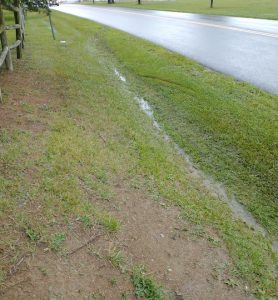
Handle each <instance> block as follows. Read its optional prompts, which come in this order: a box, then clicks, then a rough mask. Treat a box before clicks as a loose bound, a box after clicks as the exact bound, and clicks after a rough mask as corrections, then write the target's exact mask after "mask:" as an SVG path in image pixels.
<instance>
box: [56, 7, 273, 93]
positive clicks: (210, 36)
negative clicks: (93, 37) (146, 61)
mask: <svg viewBox="0 0 278 300" xmlns="http://www.w3.org/2000/svg"><path fill="white" fill-rule="evenodd" d="M55 9H57V10H59V11H62V12H65V13H69V14H72V15H75V16H79V17H82V18H86V19H89V20H92V21H96V22H99V23H102V24H105V25H108V26H111V27H114V28H117V29H120V30H123V31H125V32H128V33H130V34H133V35H135V36H138V37H141V38H144V39H146V40H149V41H152V42H154V43H156V44H159V45H161V46H163V47H165V48H167V49H170V50H172V51H175V52H178V53H180V54H182V55H184V56H187V57H189V58H192V59H194V60H196V61H198V62H199V63H201V64H203V65H205V66H207V67H208V68H211V69H214V70H217V71H220V72H222V73H224V74H228V75H231V76H233V77H235V78H236V79H238V80H242V81H247V82H250V83H252V84H254V85H256V86H258V87H260V88H262V89H264V90H266V91H269V92H271V93H273V94H276V95H278V21H271V20H261V19H249V18H235V17H222V16H208V15H199V14H188V13H177V12H166V11H153V10H139V9H128V8H118V7H107V8H106V7H97V6H85V5H77V4H64V5H61V6H59V7H57V8H55Z"/></svg>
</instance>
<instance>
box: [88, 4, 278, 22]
mask: <svg viewBox="0 0 278 300" xmlns="http://www.w3.org/2000/svg"><path fill="white" fill-rule="evenodd" d="M85 4H92V3H91V2H86V3H85ZM97 5H107V1H106V2H104V3H102V2H98V3H97ZM114 5H115V6H120V7H130V8H142V9H155V10H168V11H180V12H189V13H201V14H209V15H224V16H237V17H249V18H262V19H273V20H278V2H277V1H276V0H214V8H212V9H211V8H210V0H176V1H148V0H146V1H144V0H142V4H141V5H138V4H137V1H121V0H119V2H118V1H116V3H115V4H114Z"/></svg>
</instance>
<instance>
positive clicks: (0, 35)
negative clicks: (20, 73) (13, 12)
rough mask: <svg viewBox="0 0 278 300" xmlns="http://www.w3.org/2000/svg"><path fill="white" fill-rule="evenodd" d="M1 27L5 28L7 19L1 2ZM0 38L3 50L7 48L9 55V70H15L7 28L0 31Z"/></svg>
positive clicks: (7, 64) (7, 65) (7, 59)
mask: <svg viewBox="0 0 278 300" xmlns="http://www.w3.org/2000/svg"><path fill="white" fill-rule="evenodd" d="M0 27H2V28H5V20H4V15H3V11H2V6H1V3H0ZM0 39H1V46H2V50H3V51H5V49H6V50H7V55H6V59H5V64H6V67H7V69H8V70H9V71H13V62H12V56H11V51H10V48H9V45H8V39H7V34H6V31H5V29H4V30H3V31H2V32H1V33H0Z"/></svg>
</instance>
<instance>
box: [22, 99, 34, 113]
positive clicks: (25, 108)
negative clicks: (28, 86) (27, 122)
mask: <svg viewBox="0 0 278 300" xmlns="http://www.w3.org/2000/svg"><path fill="white" fill-rule="evenodd" d="M20 106H21V107H22V110H23V111H24V112H26V113H32V112H34V108H33V106H32V105H30V104H29V103H26V102H20Z"/></svg>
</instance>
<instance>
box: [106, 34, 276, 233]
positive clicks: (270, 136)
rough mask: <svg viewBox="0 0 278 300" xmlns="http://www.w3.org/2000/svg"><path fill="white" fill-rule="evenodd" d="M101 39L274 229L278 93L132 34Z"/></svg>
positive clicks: (212, 168) (180, 134)
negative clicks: (233, 77)
mask: <svg viewBox="0 0 278 300" xmlns="http://www.w3.org/2000/svg"><path fill="white" fill-rule="evenodd" d="M103 39H104V42H103V43H105V45H106V46H107V47H109V49H110V50H111V51H112V53H113V54H114V56H116V58H117V59H118V61H119V62H120V64H122V65H124V67H125V68H124V69H123V70H124V71H125V72H126V74H127V75H129V81H130V82H131V85H132V87H133V90H135V91H136V93H138V94H139V95H140V96H142V97H144V99H146V100H147V101H149V103H150V104H151V105H152V107H153V110H154V113H155V118H156V119H157V120H158V121H159V123H160V124H162V125H163V127H164V129H165V130H166V132H167V133H168V134H169V135H170V136H172V138H173V139H174V141H175V142H176V143H177V144H178V145H180V146H181V147H182V148H183V149H184V150H185V152H186V153H188V154H189V155H190V156H191V157H192V159H193V161H194V163H195V164H196V165H197V166H199V168H201V169H202V170H203V171H204V172H205V173H207V174H209V175H211V176H212V177H213V178H214V179H215V180H216V181H218V182H222V183H224V185H225V186H227V188H228V190H229V192H230V193H231V194H232V193H233V194H235V195H236V197H237V198H238V199H239V201H240V202H241V203H243V204H244V205H245V206H246V207H247V208H248V210H249V211H250V212H251V213H252V214H253V215H254V216H255V217H256V218H257V220H258V221H259V222H260V223H261V224H262V225H263V226H264V227H265V228H266V229H267V230H268V231H269V233H270V234H272V235H275V234H277V232H278V217H277V216H278V205H277V195H278V186H277V182H278V172H277V157H278V151H277V142H276V141H277V140H278V122H277V121H278V115H277V108H278V105H277V103H278V97H276V96H271V95H270V94H267V93H265V92H262V91H260V90H259V89H257V88H255V87H253V86H250V85H249V84H245V83H239V82H236V81H235V80H233V79H231V78H229V77H227V76H224V75H220V74H217V73H215V72H212V71H210V70H208V69H205V68H203V67H201V66H199V65H198V64H196V63H194V62H192V61H191V60H189V59H186V58H184V57H182V56H180V55H178V54H174V53H171V52H169V51H167V50H163V49H161V48H159V47H158V46H154V45H152V44H151V43H148V42H143V41H140V42H139V41H138V39H136V38H134V37H131V36H128V35H120V34H118V32H115V31H104V32H103Z"/></svg>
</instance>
